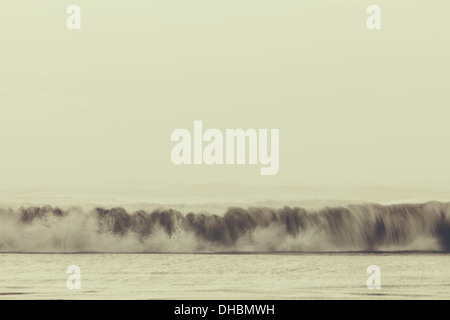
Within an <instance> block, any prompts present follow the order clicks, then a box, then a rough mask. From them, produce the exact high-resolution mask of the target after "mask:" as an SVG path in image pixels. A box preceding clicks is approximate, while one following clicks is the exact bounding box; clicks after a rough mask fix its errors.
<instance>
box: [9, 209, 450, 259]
mask: <svg viewBox="0 0 450 320" xmlns="http://www.w3.org/2000/svg"><path fill="white" fill-rule="evenodd" d="M405 250H427V251H429V250H433V251H441V252H450V204H449V203H439V202H429V203H425V204H401V205H390V206H383V205H378V204H364V205H350V206H346V207H333V208H331V207H327V208H323V209H321V210H306V209H303V208H291V207H284V208H281V209H271V208H249V209H242V208H230V209H228V210H227V211H226V212H225V213H224V215H210V214H203V213H188V214H183V213H181V212H178V211H176V210H172V209H168V210H155V211H152V212H148V211H144V210H140V211H137V212H133V213H129V212H127V211H126V210H125V209H123V208H112V209H105V208H96V209H94V210H90V211H85V210H82V209H81V208H71V209H67V210H62V209H60V208H53V207H51V206H45V207H28V208H20V209H18V210H12V209H0V251H1V252H239V251H245V252H280V251H290V252H323V251H327V252H329V251H405Z"/></svg>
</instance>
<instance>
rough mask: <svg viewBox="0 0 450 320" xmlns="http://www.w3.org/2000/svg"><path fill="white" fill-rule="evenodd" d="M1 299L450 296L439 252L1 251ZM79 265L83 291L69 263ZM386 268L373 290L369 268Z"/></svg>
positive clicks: (447, 264) (445, 260)
mask: <svg viewBox="0 0 450 320" xmlns="http://www.w3.org/2000/svg"><path fill="white" fill-rule="evenodd" d="M0 261H1V272H0V299H180V300H191V299H221V300H222V299H225V300H227V299H236V300H249V299H270V300H277V299H449V298H450V273H449V272H448V270H449V268H450V259H449V255H448V254H435V253H321V254H298V253H283V254H1V255H0ZM71 265H77V266H79V268H80V271H81V276H80V286H81V288H80V289H79V290H77V289H74V290H69V289H68V287H67V279H68V277H69V276H70V274H67V273H66V271H67V268H68V266H71ZM370 265H377V266H379V267H380V270H381V289H379V290H369V289H368V287H367V279H368V277H369V276H370V274H368V273H367V267H368V266H370Z"/></svg>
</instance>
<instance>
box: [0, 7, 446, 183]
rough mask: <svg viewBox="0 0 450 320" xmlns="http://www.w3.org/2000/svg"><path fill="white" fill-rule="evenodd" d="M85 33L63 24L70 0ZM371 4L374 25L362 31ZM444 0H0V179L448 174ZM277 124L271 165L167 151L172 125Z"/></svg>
mask: <svg viewBox="0 0 450 320" xmlns="http://www.w3.org/2000/svg"><path fill="white" fill-rule="evenodd" d="M75 3H76V4H78V5H79V6H80V7H81V10H82V30H80V31H69V30H67V29H66V24H65V22H66V18H67V14H66V13H65V11H66V8H67V6H69V5H71V4H75ZM370 4H378V5H379V6H380V7H381V10H382V30H380V31H369V30H367V28H366V19H367V17H368V15H367V14H366V8H367V6H368V5H370ZM449 12H450V1H448V0H433V1H406V0H403V1H400V0H397V1H386V0H380V1H378V0H376V1H370V2H369V1H359V0H358V1H357V0H346V1H331V0H330V1H317V0H308V1H278V0H260V1H256V0H227V1H206V0H192V1H184V0H183V1H182V0H164V1H162V0H160V1H152V0H146V1H144V0H142V1H125V0H115V1H105V0H93V1H86V0H79V1H76V2H69V1H61V0H58V1H56V0H46V1H8V2H7V3H4V4H3V5H2V6H1V10H0V41H1V42H0V185H2V186H6V187H8V186H19V187H27V186H52V185H63V184H72V183H74V184H79V185H83V184H86V185H89V184H92V183H107V182H108V181H112V180H121V179H139V180H143V181H149V182H160V181H170V182H172V183H178V182H183V183H185V182H189V181H194V182H196V183H209V182H228V183H229V182H234V183H244V182H245V183H250V184H252V183H253V184H259V185H271V184H299V185H310V184H321V185H336V184H363V185H370V184H378V185H388V186H389V185H406V186H416V187H421V186H428V187H442V186H446V185H450V170H449V166H450V148H449V146H448V145H449V138H450V41H449V35H450V18H449ZM194 120H202V121H203V125H204V127H205V128H218V129H222V130H225V129H226V128H245V129H246V128H267V129H270V128H277V129H280V171H279V174H278V175H276V176H260V175H259V166H213V167H208V166H206V165H204V166H180V167H177V166H175V165H173V164H172V162H171V159H170V151H171V148H172V147H173V145H174V144H173V143H172V142H171V141H170V134H171V132H172V131H173V130H174V129H176V128H188V129H191V128H192V125H193V121H194Z"/></svg>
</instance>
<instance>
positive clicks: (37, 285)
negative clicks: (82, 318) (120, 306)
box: [0, 190, 450, 300]
mask: <svg viewBox="0 0 450 320" xmlns="http://www.w3.org/2000/svg"><path fill="white" fill-rule="evenodd" d="M191 191H192V190H191ZM193 192H194V193H195V190H194V191H193ZM231 196H233V195H231ZM93 197H96V196H95V195H93ZM268 198H269V196H267V195H263V196H260V197H259V198H258V199H257V200H255V199H251V201H248V202H247V203H246V202H243V201H241V202H240V203H229V202H225V201H218V200H217V199H212V200H211V201H210V202H206V201H205V198H203V199H201V200H203V201H202V203H200V204H198V203H188V202H181V204H180V203H179V204H173V205H172V204H170V201H171V199H166V202H165V203H163V202H159V203H153V204H149V203H145V202H139V201H129V200H128V201H117V199H116V200H115V201H111V200H109V199H105V200H104V201H103V203H95V204H94V203H90V202H89V201H85V202H83V205H73V203H75V204H76V203H77V201H76V200H74V199H71V200H70V201H68V200H67V199H65V198H63V197H61V198H56V199H55V198H53V199H46V198H45V196H39V197H35V198H29V199H27V200H23V201H20V202H19V203H20V205H18V204H5V203H3V204H0V299H181V300H190V299H195V300H196V299H233V300H249V299H450V273H449V272H448V270H449V267H450V259H449V252H450V203H448V202H445V201H366V200H359V201H352V200H351V201H343V200H339V199H337V200H336V199H335V200H326V201H322V200H314V201H312V200H311V201H310V200H304V201H300V202H295V201H288V200H286V199H278V200H277V201H265V200H264V199H268ZM96 199H99V198H98V197H96ZM191 199H193V201H195V200H197V199H195V198H194V197H191ZM133 200H135V199H133ZM46 203H52V204H53V205H47V204H46ZM131 203H132V204H131ZM374 268H375V269H374ZM374 270H376V271H374ZM78 284H79V286H80V287H79V289H78V287H77V286H76V285H78ZM370 284H372V285H374V284H377V286H379V288H377V289H369V287H370Z"/></svg>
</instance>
